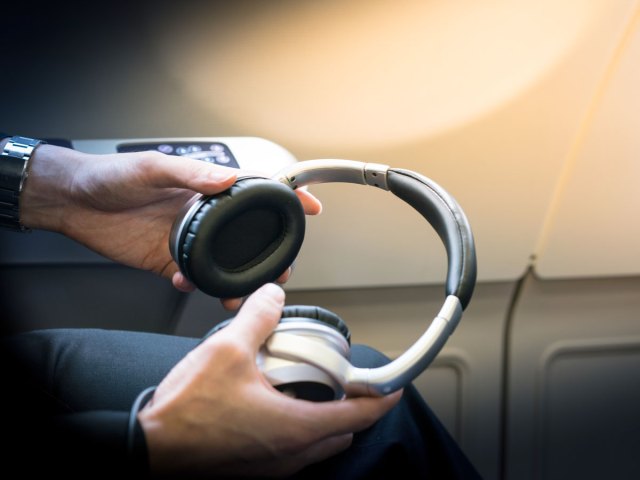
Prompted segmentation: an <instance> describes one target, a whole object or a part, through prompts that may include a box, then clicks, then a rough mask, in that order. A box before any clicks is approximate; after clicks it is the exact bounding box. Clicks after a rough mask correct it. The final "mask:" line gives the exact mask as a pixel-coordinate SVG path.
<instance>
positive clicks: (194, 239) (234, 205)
mask: <svg viewBox="0 0 640 480" xmlns="http://www.w3.org/2000/svg"><path fill="white" fill-rule="evenodd" d="M183 228H184V229H186V230H187V231H186V232H184V234H182V235H180V237H179V238H183V241H182V243H181V252H180V254H179V255H178V257H179V266H180V269H181V271H182V273H184V274H185V276H186V277H187V278H188V279H189V280H191V282H193V284H194V285H195V286H196V287H198V288H199V289H200V290H202V291H203V292H205V293H207V294H209V295H212V296H214V297H218V298H235V297H244V296H246V295H248V294H250V293H251V292H253V291H254V290H256V289H257V288H259V287H260V286H261V285H263V284H265V283H268V282H272V281H274V280H276V279H277V278H278V277H279V276H280V275H281V274H282V273H283V272H284V271H285V270H286V269H287V268H288V267H289V266H290V265H291V264H292V263H293V261H294V260H295V258H296V256H297V255H298V252H299V250H300V247H301V246H302V241H303V240H304V231H305V214H304V209H303V207H302V204H301V203H300V200H299V199H298V197H297V195H296V194H295V192H294V191H293V190H292V189H291V188H289V187H288V186H286V185H284V184H282V183H280V182H277V181H274V180H269V179H264V178H245V179H241V180H239V181H237V182H236V183H235V184H234V185H233V186H232V187H231V188H230V189H228V190H226V191H224V192H222V193H220V194H218V195H214V196H211V197H207V198H206V199H205V201H204V202H202V205H201V206H200V208H199V209H198V210H197V212H196V213H194V214H193V216H192V219H191V221H190V222H189V223H188V224H186V225H185V226H184V227H183Z"/></svg>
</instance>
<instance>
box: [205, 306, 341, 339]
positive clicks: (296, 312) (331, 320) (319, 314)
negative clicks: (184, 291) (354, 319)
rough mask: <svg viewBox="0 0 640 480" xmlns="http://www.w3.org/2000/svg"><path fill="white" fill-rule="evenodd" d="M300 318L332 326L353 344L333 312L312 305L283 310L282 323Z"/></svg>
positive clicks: (218, 327)
mask: <svg viewBox="0 0 640 480" xmlns="http://www.w3.org/2000/svg"><path fill="white" fill-rule="evenodd" d="M300 318H302V319H304V320H306V321H311V322H318V323H320V324H322V325H328V326H330V327H331V328H333V329H334V330H337V331H338V332H339V333H340V334H341V335H342V336H343V337H344V338H345V339H346V340H347V342H348V343H349V344H351V332H350V331H349V327H347V324H346V323H345V322H344V320H342V318H340V317H339V316H338V315H336V314H335V313H333V312H332V311H331V310H327V309H326V308H322V307H315V306H311V305H287V306H285V307H284V309H283V310H282V316H281V318H280V321H281V322H286V321H288V320H296V319H300ZM232 320H233V318H229V319H227V320H224V321H222V322H220V323H218V324H217V325H216V326H215V327H213V328H212V329H211V330H209V331H208V332H207V333H206V334H205V336H204V338H203V339H206V338H208V337H210V336H211V335H213V334H214V333H217V332H219V331H220V330H222V329H223V328H225V327H226V326H227V325H229V323H231V321H232Z"/></svg>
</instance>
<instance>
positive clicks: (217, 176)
mask: <svg viewBox="0 0 640 480" xmlns="http://www.w3.org/2000/svg"><path fill="white" fill-rule="evenodd" d="M140 167H141V169H143V171H144V174H145V175H146V177H147V180H148V182H149V183H150V184H151V185H153V186H155V187H161V188H170V187H171V188H188V189H190V190H193V191H195V192H198V193H202V194H205V195H214V194H216V193H220V192H222V191H224V190H226V189H228V188H229V187H230V186H231V185H233V183H234V182H235V180H236V177H237V170H236V169H234V168H229V167H223V166H221V165H214V164H212V163H208V162H203V161H200V160H195V159H193V158H188V157H176V156H171V155H163V154H154V155H153V157H151V156H148V157H145V158H144V159H143V160H142V161H141V162H140Z"/></svg>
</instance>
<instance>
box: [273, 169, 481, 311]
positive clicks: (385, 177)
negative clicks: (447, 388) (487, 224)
mask: <svg viewBox="0 0 640 480" xmlns="http://www.w3.org/2000/svg"><path fill="white" fill-rule="evenodd" d="M276 178H277V179H278V180H280V181H281V182H283V183H286V184H288V185H289V186H290V187H291V188H292V189H294V190H295V189H296V188H299V187H302V186H305V185H311V184H315V183H332V182H345V183H355V184H359V185H371V186H375V187H378V188H381V189H383V190H387V191H391V192H392V193H393V194H394V195H396V196H397V197H398V198H400V199H401V200H403V201H404V202H406V203H408V204H409V205H411V206H412V207H413V208H414V209H415V210H416V211H417V212H418V213H420V214H421V215H422V216H423V217H424V218H425V219H426V220H427V221H428V222H429V223H430V224H431V226H432V227H433V228H434V230H435V231H436V233H437V234H438V236H439V237H440V239H441V240H442V242H443V243H444V246H445V249H446V251H447V258H448V270H447V282H446V295H454V296H456V297H458V299H459V300H460V304H461V306H462V308H463V309H464V308H466V307H467V305H468V304H469V301H470V300H471V296H472V294H473V289H474V287H475V283H476V276H477V267H476V264H477V262H476V254H475V245H474V240H473V234H472V232H471V227H470V225H469V222H468V220H467V217H466V216H465V214H464V212H463V211H462V209H461V208H460V206H459V205H458V203H457V202H456V201H455V200H454V199H453V197H452V196H451V195H449V194H448V193H447V192H446V191H445V190H444V189H443V188H442V187H440V186H439V185H438V184H437V183H435V182H434V181H432V180H431V179H429V178H427V177H424V176H422V175H419V174H417V173H415V172H412V171H410V170H402V169H393V168H390V167H388V166H386V165H380V164H375V163H362V162H356V161H351V160H308V161H305V162H300V163H297V164H294V165H292V166H291V167H289V168H288V169H285V170H283V171H281V172H280V173H279V174H278V175H276Z"/></svg>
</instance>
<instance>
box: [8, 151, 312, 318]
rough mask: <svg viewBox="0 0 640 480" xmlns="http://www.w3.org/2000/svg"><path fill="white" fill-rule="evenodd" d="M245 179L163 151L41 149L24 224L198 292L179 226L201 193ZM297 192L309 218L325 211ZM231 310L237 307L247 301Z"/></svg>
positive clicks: (33, 165)
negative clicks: (176, 235) (177, 243)
mask: <svg viewBox="0 0 640 480" xmlns="http://www.w3.org/2000/svg"><path fill="white" fill-rule="evenodd" d="M237 173H238V170H236V169H232V168H226V167H222V166H217V165H212V164H210V163H206V162H202V161H199V160H194V159H191V158H186V157H175V156H169V155H164V154H162V153H159V152H138V153H119V154H112V155H88V154H84V153H81V152H77V151H74V150H71V149H66V148H61V147H55V146H52V145H41V146H40V147H38V149H37V150H36V152H35V154H34V155H33V158H32V159H31V162H30V166H29V177H28V178H27V180H26V182H25V187H24V190H23V192H22V195H21V219H22V223H23V224H24V225H25V226H27V227H31V228H43V229H47V230H53V231H57V232H61V233H63V234H65V235H67V236H68V237H70V238H73V239H75V240H76V241H78V242H80V243H82V244H83V245H86V246H87V247H89V248H91V249H92V250H94V251H96V252H98V253H100V254H101V255H104V256H105V257H107V258H110V259H112V260H114V261H116V262H120V263H123V264H125V265H129V266H132V267H136V268H141V269H144V270H149V271H152V272H155V273H157V274H159V275H162V276H164V277H167V278H170V279H172V281H173V284H174V286H175V287H176V288H178V289H179V290H182V291H191V290H193V289H194V286H193V285H192V284H191V283H190V282H189V281H188V280H187V279H186V278H185V277H184V276H183V275H182V273H180V271H179V269H178V266H177V265H176V263H175V262H174V261H173V259H172V258H171V255H170V253H169V247H168V238H169V232H170V229H171V225H172V223H173V221H174V219H175V218H176V215H177V214H178V212H179V211H180V209H181V208H182V206H183V205H184V204H185V202H186V201H187V200H188V199H189V198H191V197H192V196H193V195H194V193H195V192H197V193H202V194H205V195H214V194H216V193H219V192H222V191H224V190H226V189H227V188H229V187H230V186H231V185H232V184H233V183H234V182H235V180H236V175H237ZM296 193H297V195H298V197H299V198H300V200H301V202H302V205H303V207H304V210H305V212H306V213H307V214H309V215H313V214H317V213H319V212H320V210H321V205H320V202H319V201H318V200H317V199H316V198H315V197H314V196H313V195H311V194H310V193H308V192H306V191H305V190H298V191H297V192H296ZM288 274H289V272H284V273H283V275H282V277H280V279H279V281H286V279H287V277H288ZM223 304H224V305H225V306H226V307H227V308H232V307H236V306H237V305H239V301H238V300H237V299H227V300H223Z"/></svg>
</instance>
